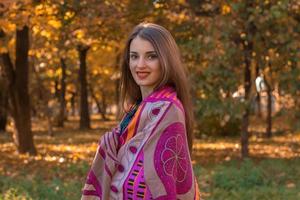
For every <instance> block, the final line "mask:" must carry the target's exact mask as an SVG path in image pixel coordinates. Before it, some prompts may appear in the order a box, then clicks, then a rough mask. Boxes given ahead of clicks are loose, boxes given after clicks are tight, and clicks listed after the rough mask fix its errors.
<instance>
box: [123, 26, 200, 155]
mask: <svg viewBox="0 0 300 200" xmlns="http://www.w3.org/2000/svg"><path fill="white" fill-rule="evenodd" d="M136 37H140V38H142V39H144V40H147V41H149V42H150V43H151V44H152V45H153V47H154V49H155V51H156V52H157V55H158V59H159V62H160V66H161V69H162V76H161V77H162V78H161V80H160V81H159V83H158V84H157V86H156V88H155V89H157V88H160V87H162V86H164V85H171V86H173V87H174V88H175V90H176V92H177V97H178V98H179V99H180V101H181V102H182V105H183V107H184V110H185V124H186V130H187V138H188V143H189V147H190V150H191V148H192V142H193V125H194V115H193V108H192V101H191V96H190V86H189V82H188V79H187V70H186V68H185V67H184V65H183V64H182V61H181V56H180V52H179V49H178V46H177V44H176V42H175V40H174V38H173V37H172V35H171V33H170V32H169V31H168V30H167V29H165V28H164V27H162V26H160V25H157V24H153V23H141V24H139V25H137V26H136V27H135V28H134V29H133V31H132V33H131V34H130V35H129V37H128V40H127V43H126V46H125V49H124V55H123V56H124V57H123V63H122V73H121V105H122V108H123V109H124V110H126V109H127V108H128V105H132V104H134V103H136V102H137V101H140V100H141V99H142V94H141V91H140V87H139V86H138V85H137V84H136V82H135V81H134V79H133V77H132V75H131V72H130V68H129V51H130V44H131V41H132V40H133V39H134V38H136Z"/></svg>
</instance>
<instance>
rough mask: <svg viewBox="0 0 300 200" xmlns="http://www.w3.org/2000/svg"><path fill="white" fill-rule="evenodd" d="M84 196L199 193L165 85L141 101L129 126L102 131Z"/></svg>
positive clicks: (103, 199)
mask: <svg viewBox="0 0 300 200" xmlns="http://www.w3.org/2000/svg"><path fill="white" fill-rule="evenodd" d="M81 199H82V200H89V199H95V200H96V199H98V200H121V199H133V200H135V199H156V200H163V199H165V200H172V199H174V200H175V199H181V200H194V199H199V191H198V186H197V181H196V178H195V176H194V173H193V168H192V164H191V158H190V154H189V151H188V143H187V136H186V127H185V113H184V109H183V106H182V104H181V102H180V100H179V99H178V98H177V95H176V92H175V90H174V89H173V88H172V87H169V86H165V87H163V88H161V89H159V90H157V91H154V92H153V93H152V94H150V95H149V96H148V97H147V98H145V99H144V100H143V101H142V102H141V104H140V105H139V107H138V109H137V111H136V113H135V114H134V116H133V118H132V119H131V121H130V123H129V124H128V126H127V128H125V130H123V132H122V133H120V126H117V127H116V128H114V129H112V130H111V131H110V132H107V133H105V134H104V135H103V136H102V137H101V139H100V142H99V146H98V149H97V152H96V155H95V158H94V160H93V163H92V166H91V169H90V171H89V173H88V176H87V180H86V183H85V185H84V188H83V191H82V197H81Z"/></svg>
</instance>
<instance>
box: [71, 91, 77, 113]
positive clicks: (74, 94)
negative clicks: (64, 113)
mask: <svg viewBox="0 0 300 200" xmlns="http://www.w3.org/2000/svg"><path fill="white" fill-rule="evenodd" d="M75 101H76V93H75V92H71V99H70V103H71V115H72V116H75V114H76V105H75V104H76V103H75Z"/></svg>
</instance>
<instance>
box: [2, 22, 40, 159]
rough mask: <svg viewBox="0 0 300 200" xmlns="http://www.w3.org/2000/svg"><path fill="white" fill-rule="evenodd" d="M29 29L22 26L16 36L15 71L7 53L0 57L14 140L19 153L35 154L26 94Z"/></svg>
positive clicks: (27, 95)
mask: <svg viewBox="0 0 300 200" xmlns="http://www.w3.org/2000/svg"><path fill="white" fill-rule="evenodd" d="M28 50H29V29H28V27H27V26H24V27H23V28H22V29H21V30H17V34H16V62H15V69H14V66H13V63H12V61H11V59H10V56H9V53H2V54H1V57H2V60H3V65H4V68H5V73H6V75H7V77H8V94H9V106H10V111H11V114H12V117H13V119H14V125H15V133H14V140H15V143H16V145H17V149H18V152H19V153H29V154H33V155H34V154H36V149H35V146H34V143H33V135H32V132H31V113H30V111H31V109H30V99H29V93H28V81H29V78H28V76H29V63H28Z"/></svg>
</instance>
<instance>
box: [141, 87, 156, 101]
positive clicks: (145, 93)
mask: <svg viewBox="0 0 300 200" xmlns="http://www.w3.org/2000/svg"><path fill="white" fill-rule="evenodd" d="M140 89H141V93H142V98H143V100H144V99H145V98H146V97H147V96H149V94H151V93H152V91H153V88H149V87H143V86H141V87H140Z"/></svg>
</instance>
